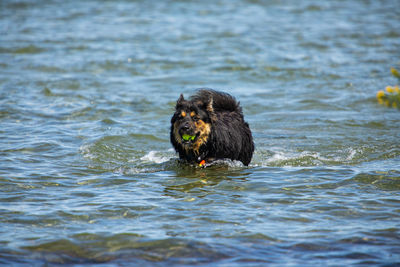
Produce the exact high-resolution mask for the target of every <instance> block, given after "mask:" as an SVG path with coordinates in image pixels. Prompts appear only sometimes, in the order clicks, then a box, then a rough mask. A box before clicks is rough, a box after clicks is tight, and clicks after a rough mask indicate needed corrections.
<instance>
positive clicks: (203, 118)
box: [170, 89, 254, 166]
mask: <svg viewBox="0 0 400 267" xmlns="http://www.w3.org/2000/svg"><path fill="white" fill-rule="evenodd" d="M170 134H171V135H170V138H171V143H172V145H173V146H174V148H175V150H176V152H178V153H179V158H180V159H181V160H184V161H186V162H189V163H197V164H199V165H200V166H203V165H204V164H207V163H210V162H212V161H214V160H217V159H231V160H239V161H241V162H242V163H243V164H244V165H249V163H250V161H251V158H252V156H253V152H254V143H253V137H252V135H251V131H250V128H249V125H248V124H247V122H245V121H244V118H243V113H242V108H241V107H240V105H239V102H237V101H236V100H235V98H233V97H232V96H231V95H229V94H227V93H222V92H218V91H214V90H211V89H199V90H198V92H197V93H196V94H195V95H193V96H192V97H191V98H190V99H189V100H185V99H184V97H183V95H182V94H181V96H180V97H179V99H178V101H177V102H176V107H175V113H174V115H173V116H172V119H171V133H170Z"/></svg>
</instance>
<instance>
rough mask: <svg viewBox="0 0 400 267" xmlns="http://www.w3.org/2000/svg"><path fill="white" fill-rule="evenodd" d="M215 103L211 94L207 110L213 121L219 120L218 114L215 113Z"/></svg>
mask: <svg viewBox="0 0 400 267" xmlns="http://www.w3.org/2000/svg"><path fill="white" fill-rule="evenodd" d="M213 103H214V100H213V97H212V96H211V95H210V96H209V98H208V102H207V105H206V110H207V112H208V115H209V116H210V119H211V121H212V122H214V121H216V120H217V116H216V115H215V112H214V107H213Z"/></svg>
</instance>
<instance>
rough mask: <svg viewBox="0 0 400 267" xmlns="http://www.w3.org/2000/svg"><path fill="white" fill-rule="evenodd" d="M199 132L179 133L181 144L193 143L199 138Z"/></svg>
mask: <svg viewBox="0 0 400 267" xmlns="http://www.w3.org/2000/svg"><path fill="white" fill-rule="evenodd" d="M199 135H200V133H197V134H195V135H190V134H186V133H184V134H181V139H182V143H183V144H193V143H195V142H196V141H197V139H198V138H199Z"/></svg>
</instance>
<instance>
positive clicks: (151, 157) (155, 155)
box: [140, 149, 173, 163]
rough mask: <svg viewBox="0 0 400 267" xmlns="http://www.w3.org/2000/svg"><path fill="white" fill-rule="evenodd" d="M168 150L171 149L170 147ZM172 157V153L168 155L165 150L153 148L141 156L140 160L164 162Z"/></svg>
mask: <svg viewBox="0 0 400 267" xmlns="http://www.w3.org/2000/svg"><path fill="white" fill-rule="evenodd" d="M168 151H170V149H169V150H168ZM172 157H173V156H172V155H171V156H170V155H168V156H166V155H165V152H162V151H153V150H152V151H150V152H149V153H147V154H146V155H144V156H143V157H141V158H140V160H143V161H146V162H154V163H163V162H167V161H169V160H170V159H171V158H172Z"/></svg>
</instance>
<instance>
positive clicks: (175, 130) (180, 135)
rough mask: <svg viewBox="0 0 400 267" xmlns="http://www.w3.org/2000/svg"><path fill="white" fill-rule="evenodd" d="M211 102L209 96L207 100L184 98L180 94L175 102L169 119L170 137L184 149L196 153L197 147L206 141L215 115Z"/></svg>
mask: <svg viewBox="0 0 400 267" xmlns="http://www.w3.org/2000/svg"><path fill="white" fill-rule="evenodd" d="M212 102H213V101H212V98H211V97H209V98H208V99H207V100H199V99H197V100H185V99H184V97H183V95H182V94H181V96H180V97H179V99H178V101H177V102H176V107H175V113H174V115H173V116H172V119H171V125H172V128H171V138H174V139H175V141H176V143H178V144H180V145H181V146H182V147H183V148H184V149H185V150H193V151H194V152H195V153H198V151H199V148H200V147H201V146H202V145H204V144H206V143H207V140H208V138H209V135H210V132H211V123H212V121H213V119H214V117H215V115H214V111H213V103H212Z"/></svg>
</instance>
